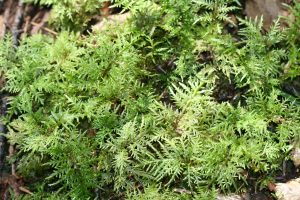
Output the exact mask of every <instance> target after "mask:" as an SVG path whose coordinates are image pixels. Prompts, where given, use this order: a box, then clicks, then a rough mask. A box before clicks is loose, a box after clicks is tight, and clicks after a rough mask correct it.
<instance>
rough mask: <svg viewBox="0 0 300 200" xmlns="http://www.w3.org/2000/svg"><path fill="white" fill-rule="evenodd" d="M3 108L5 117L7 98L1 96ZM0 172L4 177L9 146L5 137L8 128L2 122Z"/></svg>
mask: <svg viewBox="0 0 300 200" xmlns="http://www.w3.org/2000/svg"><path fill="white" fill-rule="evenodd" d="M0 98H1V108H0V115H1V116H4V115H5V114H6V110H7V109H6V106H7V102H6V97H5V95H1V96H0ZM0 133H1V135H0V172H1V176H2V174H3V173H2V172H3V168H4V163H5V156H6V145H7V140H6V137H5V134H6V128H5V125H4V123H3V122H1V121H0Z"/></svg>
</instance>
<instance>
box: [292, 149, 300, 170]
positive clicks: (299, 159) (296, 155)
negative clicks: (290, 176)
mask: <svg viewBox="0 0 300 200" xmlns="http://www.w3.org/2000/svg"><path fill="white" fill-rule="evenodd" d="M292 160H293V162H294V165H295V166H296V167H299V166H300V148H295V149H294V150H293V151H292Z"/></svg>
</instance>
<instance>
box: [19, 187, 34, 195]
mask: <svg viewBox="0 0 300 200" xmlns="http://www.w3.org/2000/svg"><path fill="white" fill-rule="evenodd" d="M19 190H20V191H22V192H25V193H27V194H30V195H33V193H32V192H31V191H30V190H28V189H26V188H24V187H22V186H20V187H19Z"/></svg>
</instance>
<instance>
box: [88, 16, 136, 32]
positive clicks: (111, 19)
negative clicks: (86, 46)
mask: <svg viewBox="0 0 300 200" xmlns="http://www.w3.org/2000/svg"><path fill="white" fill-rule="evenodd" d="M129 16H130V13H129V12H127V13H123V14H116V15H109V16H108V17H106V18H103V19H102V20H101V21H100V22H98V23H97V24H95V25H94V26H93V27H92V29H93V31H101V30H104V29H105V27H106V26H107V25H109V24H115V25H117V24H121V23H124V22H125V21H126V19H127V18H129Z"/></svg>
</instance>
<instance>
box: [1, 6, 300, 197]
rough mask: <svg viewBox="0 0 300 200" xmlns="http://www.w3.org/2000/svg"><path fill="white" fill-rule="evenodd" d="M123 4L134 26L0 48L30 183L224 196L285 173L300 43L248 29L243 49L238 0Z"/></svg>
mask: <svg viewBox="0 0 300 200" xmlns="http://www.w3.org/2000/svg"><path fill="white" fill-rule="evenodd" d="M115 3H116V5H118V6H121V5H122V6H123V7H124V8H127V9H129V10H130V12H132V16H131V18H130V19H129V21H128V22H126V23H124V25H123V26H122V27H114V26H112V27H110V30H109V31H102V32H101V33H93V34H91V35H89V36H87V37H84V38H83V37H81V36H79V35H74V34H70V33H68V32H62V33H60V34H59V36H58V37H57V38H56V39H51V38H48V37H46V36H41V35H36V36H32V37H30V38H26V39H25V40H23V41H22V42H21V45H20V47H19V48H18V49H17V50H16V52H15V54H12V53H9V52H8V50H5V49H7V47H8V46H9V44H10V43H11V41H10V40H9V39H7V40H3V41H2V42H1V45H0V48H1V51H0V52H1V60H0V67H1V68H2V70H3V71H4V72H5V76H6V79H7V83H6V86H5V88H4V90H5V91H8V92H10V93H11V94H13V97H11V100H10V108H9V114H8V117H7V118H8V119H7V120H10V123H9V124H8V127H9V133H10V135H9V139H10V141H11V142H13V143H15V144H16V145H17V147H18V149H19V151H20V154H19V155H18V166H19V169H18V170H19V173H22V174H23V175H24V176H25V178H27V179H31V178H33V177H35V176H36V175H37V174H43V175H41V176H40V177H39V179H38V180H37V181H36V183H35V184H33V185H32V186H31V187H32V188H31V190H32V191H34V192H36V193H35V196H36V197H37V198H38V197H41V196H43V197H44V198H50V199H51V198H53V199H55V198H59V199H63V198H66V199H69V198H73V199H87V198H94V197H95V196H96V192H95V191H98V193H99V194H100V195H101V198H103V199H106V198H108V197H113V198H116V199H123V198H125V199H126V198H128V199H150V198H151V199H193V198H194V199H212V198H213V196H214V195H215V192H216V190H215V189H214V188H220V189H221V190H222V191H223V192H236V191H241V190H243V189H244V188H245V187H246V186H247V175H246V174H247V173H245V172H251V173H257V174H260V176H261V178H262V179H265V178H268V179H269V178H270V177H269V176H270V175H271V176H272V175H273V174H275V173H276V171H277V170H278V169H280V166H281V163H282V161H283V160H284V159H288V154H289V152H290V150H291V147H292V142H291V141H293V140H294V138H298V137H299V136H298V133H299V127H300V126H299V125H300V121H299V108H298V106H297V103H298V102H297V101H298V100H293V101H292V100H291V98H290V96H288V95H286V94H285V93H284V92H283V91H282V88H281V84H282V82H283V80H284V79H283V78H282V77H283V75H284V64H285V61H286V60H287V59H289V58H288V57H287V56H286V55H292V54H290V53H291V51H293V49H290V48H289V47H287V46H284V45H282V44H285V43H289V44H291V43H292V42H293V41H292V40H289V39H287V38H288V37H287V34H289V33H290V32H289V31H280V30H279V26H278V24H275V25H274V27H273V28H272V29H271V31H270V32H269V33H266V34H263V33H262V31H261V21H259V20H258V21H255V22H253V21H252V22H251V21H245V20H240V21H241V25H242V26H243V27H244V28H242V29H241V30H240V32H239V34H238V37H239V38H240V41H237V40H236V38H234V36H231V35H229V34H225V33H224V29H223V26H222V23H223V21H224V20H226V19H227V18H226V17H227V15H226V13H227V12H230V11H232V10H233V9H234V7H233V6H234V5H235V4H234V3H233V2H229V1H225V0H224V1H216V2H212V1H188V2H185V3H182V1H170V0H163V1H142V0H139V1H135V2H134V3H132V2H131V1H125V0H123V1H116V2H115ZM187 11H189V12H187ZM295 45H296V44H295ZM11 49H12V47H11ZM2 50H3V51H2ZM4 50H5V51H4ZM207 54H209V56H207ZM204 55H206V57H205V56H204ZM220 86H222V87H220ZM223 90H225V94H224V95H225V98H217V97H216V95H215V93H216V91H217V92H218V93H220V95H223V94H221V93H222V91H223ZM226 92H227V93H226ZM217 96H218V95H217ZM41 166H43V167H42V168H41ZM30 172H31V173H30ZM43 172H44V173H43ZM49 183H51V184H50V185H51V187H50V188H47V187H46V186H45V184H49Z"/></svg>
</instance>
